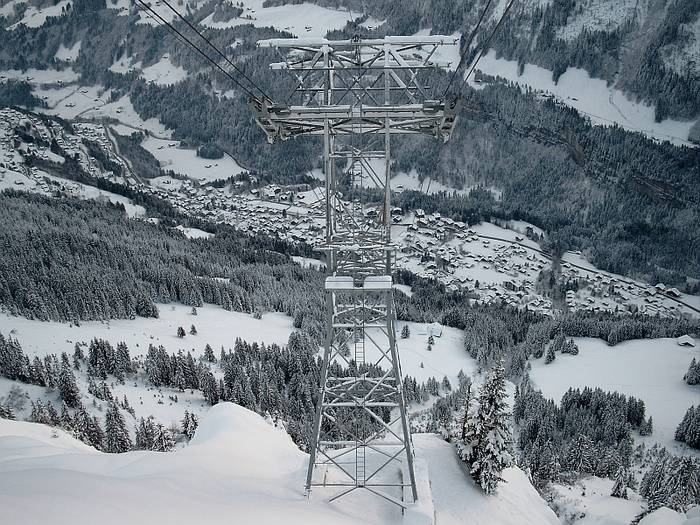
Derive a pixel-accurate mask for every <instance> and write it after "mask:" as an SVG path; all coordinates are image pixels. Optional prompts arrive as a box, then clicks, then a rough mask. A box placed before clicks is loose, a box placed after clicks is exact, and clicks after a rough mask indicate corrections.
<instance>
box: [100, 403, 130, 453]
mask: <svg viewBox="0 0 700 525" xmlns="http://www.w3.org/2000/svg"><path fill="white" fill-rule="evenodd" d="M130 448H131V437H130V436H129V431H128V430H127V428H126V421H125V420H124V416H122V413H121V412H120V411H119V406H118V405H117V404H116V403H111V404H110V405H109V408H108V409H107V413H106V415H105V452H114V453H119V452H126V451H128V450H129V449H130Z"/></svg>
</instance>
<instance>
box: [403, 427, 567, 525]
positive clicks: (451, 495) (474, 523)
mask: <svg viewBox="0 0 700 525" xmlns="http://www.w3.org/2000/svg"><path fill="white" fill-rule="evenodd" d="M414 443H415V446H416V455H417V457H419V458H423V459H424V460H425V461H427V462H428V464H429V465H430V482H431V486H432V489H433V501H434V503H435V514H436V523H437V524H439V525H443V524H447V525H453V524H454V525H458V524H463V523H469V524H470V525H525V524H527V523H533V524H535V523H536V524H537V525H555V524H559V523H560V522H559V519H558V518H557V516H556V514H554V511H553V510H552V509H550V508H549V507H548V506H547V504H546V503H545V502H544V500H543V499H542V498H541V497H540V495H539V494H538V493H537V491H536V490H535V488H534V487H533V486H532V485H531V484H530V482H529V481H528V479H527V476H526V475H525V473H524V472H523V471H522V470H520V469H519V468H517V467H511V468H508V469H506V470H504V471H503V478H504V479H505V483H501V484H500V485H499V487H498V492H497V493H496V494H495V495H493V496H486V495H485V494H484V493H483V492H481V491H480V490H479V489H478V488H477V487H476V485H475V484H474V483H472V482H471V480H470V478H469V475H468V473H467V471H466V470H465V468H464V464H463V463H461V462H460V461H459V460H458V458H457V453H456V451H455V449H454V447H453V446H452V445H451V444H449V443H447V442H445V441H444V440H442V439H440V438H439V437H438V436H436V435H435V434H418V435H416V436H414Z"/></svg>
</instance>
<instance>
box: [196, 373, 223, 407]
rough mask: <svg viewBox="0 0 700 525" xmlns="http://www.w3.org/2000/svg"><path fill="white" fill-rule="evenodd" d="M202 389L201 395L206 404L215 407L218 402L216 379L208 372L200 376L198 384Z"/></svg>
mask: <svg viewBox="0 0 700 525" xmlns="http://www.w3.org/2000/svg"><path fill="white" fill-rule="evenodd" d="M200 386H201V388H202V394H203V395H204V399H206V400H207V403H209V404H210V405H212V406H213V405H216V404H217V403H218V402H219V389H218V388H217V383H216V379H215V378H214V374H212V373H211V372H210V371H208V370H207V371H206V372H204V374H203V375H202V380H201V384H200Z"/></svg>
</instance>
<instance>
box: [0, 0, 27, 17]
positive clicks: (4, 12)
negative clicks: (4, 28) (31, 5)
mask: <svg viewBox="0 0 700 525" xmlns="http://www.w3.org/2000/svg"><path fill="white" fill-rule="evenodd" d="M26 3H27V0H10V1H9V2H7V3H6V4H5V5H3V6H2V7H0V16H4V17H6V18H11V17H13V16H14V15H15V6H19V5H21V4H26Z"/></svg>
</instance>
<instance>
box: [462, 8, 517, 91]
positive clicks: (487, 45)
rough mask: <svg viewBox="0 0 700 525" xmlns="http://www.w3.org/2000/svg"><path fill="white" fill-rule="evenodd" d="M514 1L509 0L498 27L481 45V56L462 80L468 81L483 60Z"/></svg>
mask: <svg viewBox="0 0 700 525" xmlns="http://www.w3.org/2000/svg"><path fill="white" fill-rule="evenodd" d="M514 3H515V0H510V2H508V5H507V6H506V8H505V10H504V11H503V14H502V15H501V18H500V19H499V20H498V23H497V24H496V27H494V28H493V31H491V34H490V35H489V37H488V38H487V39H486V42H485V43H484V45H483V46H481V52H480V53H479V56H478V57H476V60H475V61H474V63H473V64H472V67H471V68H470V69H469V72H468V73H467V74H466V75H464V78H463V79H462V82H466V81H467V79H468V78H469V76H470V75H471V74H472V73H473V72H474V69H476V66H477V65H478V64H479V60H481V59H482V58H483V56H484V55H485V54H486V51H488V48H489V45H490V44H491V40H493V37H494V36H495V35H496V33H497V32H498V30H499V29H500V27H501V24H502V23H503V21H504V20H505V19H506V16H508V11H510V8H511V7H513V4H514Z"/></svg>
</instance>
